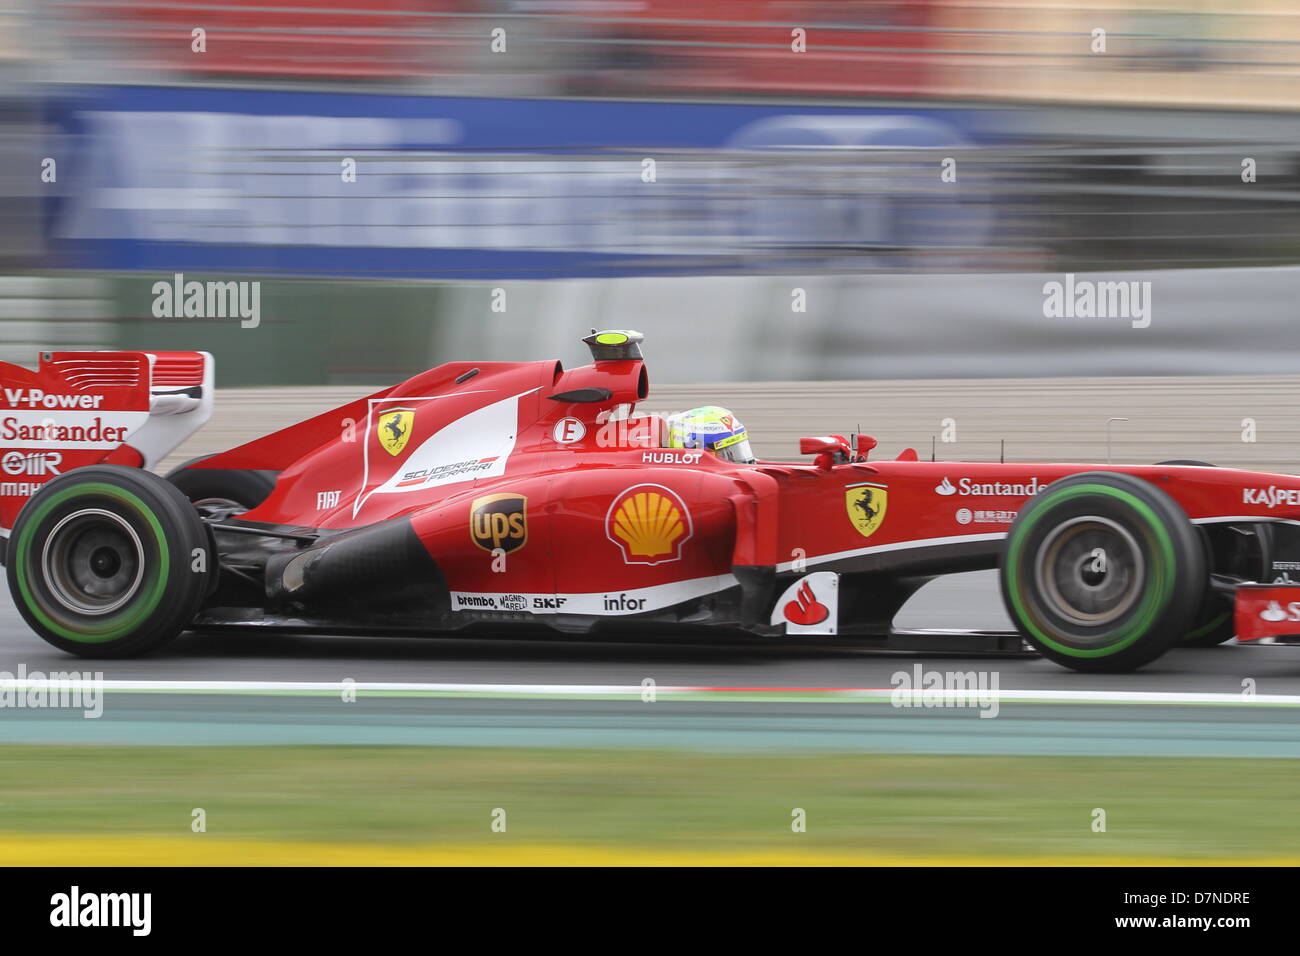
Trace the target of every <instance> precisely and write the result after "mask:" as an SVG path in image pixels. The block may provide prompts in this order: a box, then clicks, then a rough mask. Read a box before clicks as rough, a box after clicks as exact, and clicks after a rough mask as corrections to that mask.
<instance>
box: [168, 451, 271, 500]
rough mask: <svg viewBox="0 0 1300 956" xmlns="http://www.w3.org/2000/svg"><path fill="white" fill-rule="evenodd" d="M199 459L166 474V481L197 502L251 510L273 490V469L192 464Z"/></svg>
mask: <svg viewBox="0 0 1300 956" xmlns="http://www.w3.org/2000/svg"><path fill="white" fill-rule="evenodd" d="M201 461H203V459H202V458H195V459H193V460H191V461H187V462H185V463H184V464H183V465H180V466H179V467H177V468H173V469H172V470H171V471H169V472H168V473H167V476H166V478H167V481H170V482H171V483H172V484H173V485H175V486H176V487H177V488H179V489H180V490H181V492H182V493H184V495H185V497H186V498H188V499H189V500H190V501H192V502H194V503H195V504H197V503H198V502H200V501H203V502H222V503H229V504H232V505H238V510H239V511H252V510H253V509H254V508H256V507H257V506H258V505H260V504H261V503H262V502H263V501H265V500H266V499H267V498H268V497H269V496H270V494H271V492H272V491H273V490H275V472H271V471H253V470H251V469H249V470H245V469H238V468H202V467H192V466H194V465H196V464H197V463H199V462H201Z"/></svg>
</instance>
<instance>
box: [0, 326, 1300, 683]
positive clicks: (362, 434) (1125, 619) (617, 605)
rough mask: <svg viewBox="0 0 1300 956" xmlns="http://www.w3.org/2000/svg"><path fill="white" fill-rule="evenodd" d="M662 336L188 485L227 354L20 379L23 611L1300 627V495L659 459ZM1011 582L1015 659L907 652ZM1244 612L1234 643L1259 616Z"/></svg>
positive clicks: (869, 639)
mask: <svg viewBox="0 0 1300 956" xmlns="http://www.w3.org/2000/svg"><path fill="white" fill-rule="evenodd" d="M640 340H641V336H640V335H639V334H638V333H634V332H618V331H615V332H600V333H593V334H592V335H591V336H589V337H588V338H587V339H585V340H584V341H586V342H587V344H588V346H589V347H590V349H591V352H592V356H593V363H592V364H591V365H587V366H584V367H582V368H576V369H571V370H568V371H566V370H565V369H564V368H563V367H562V366H561V365H560V363H559V362H555V361H541V362H519V363H514V362H509V363H503V362H480V363H473V362H453V363H450V364H446V365H441V366H439V367H437V368H434V369H431V370H430V371H427V372H424V373H422V374H420V375H417V376H415V377H414V378H411V379H409V380H408V381H405V382H403V383H401V384H399V385H396V386H393V387H392V388H386V389H383V390H381V391H378V392H375V393H374V394H373V395H370V396H368V397H366V398H362V399H358V400H357V401H355V402H352V403H350V404H348V405H345V406H343V407H341V408H338V409H335V410H334V411H331V412H327V413H326V414H323V415H320V416H317V417H316V418H312V419H309V420H308V421H305V422H302V423H300V424H297V425H294V426H292V427H290V428H286V429H283V430H281V431H278V432H275V433H273V434H270V435H267V436H265V437H263V438H259V439H257V440H255V441H251V442H249V443H247V444H244V445H241V446H239V447H237V448H233V449H231V450H229V451H226V452H223V453H221V454H218V455H214V456H211V457H208V458H204V459H200V460H197V461H193V462H190V463H188V464H186V465H184V466H182V467H181V468H179V469H177V470H176V471H174V472H172V473H171V474H170V475H168V476H167V477H166V478H165V479H164V478H159V477H157V476H155V475H154V474H152V473H151V472H150V471H148V470H147V469H148V468H149V467H151V466H152V465H154V464H156V463H157V462H158V461H159V460H160V459H161V458H162V457H163V456H164V455H165V454H166V453H167V452H168V451H170V450H171V449H172V448H174V447H175V446H176V445H177V444H178V443H179V442H180V441H182V440H183V439H184V438H185V437H186V436H187V435H189V434H190V433H191V432H192V431H193V430H194V429H195V428H197V427H198V426H199V425H201V424H202V423H203V422H204V421H205V420H206V419H207V417H208V415H209V413H210V411H211V406H212V398H213V371H212V360H211V357H210V356H208V355H206V354H205V353H195V352H185V353H179V352H63V353H46V354H44V355H43V356H42V358H41V363H40V366H39V368H38V369H37V370H36V371H30V370H27V369H25V368H21V367H18V366H12V365H3V366H0V399H2V401H0V467H3V470H4V476H3V477H4V479H5V480H4V481H3V484H2V485H0V525H3V527H4V528H5V529H9V530H6V532H5V533H6V535H7V544H6V548H5V557H6V566H7V574H8V580H9V586H10V590H11V592H12V594H13V598H14V601H15V603H16V605H17V607H18V609H19V610H20V611H21V613H22V615H23V616H24V618H25V619H26V620H27V622H28V623H29V624H30V625H31V627H32V628H33V629H34V630H35V631H36V632H37V633H38V634H40V635H41V636H42V637H44V638H45V639H46V640H47V641H49V642H50V643H52V644H54V645H55V646H57V647H59V648H62V649H64V650H66V651H70V652H73V653H77V654H82V655H86V656H103V657H108V656H124V655H132V654H139V653H143V652H146V651H149V650H152V649H154V648H156V647H158V646H159V645H161V644H162V643H164V642H165V641H167V640H169V639H171V638H172V637H174V636H175V635H176V634H177V633H179V632H180V631H182V630H184V629H186V628H190V627H214V626H224V627H231V626H239V627H270V626H282V627H287V628H293V629H296V630H303V629H324V630H329V631H339V632H383V633H417V634H446V633H454V632H460V633H466V632H468V633H474V632H476V631H477V632H481V633H498V634H499V633H521V634H523V633H527V632H529V631H532V632H536V633H542V634H552V635H554V634H567V635H592V636H600V635H615V634H617V635H634V636H635V635H642V636H654V637H656V638H661V639H662V638H665V637H673V636H680V637H685V638H689V637H692V636H707V635H715V636H723V635H748V636H751V637H758V638H769V639H781V640H785V641H787V642H790V641H803V640H807V639H810V638H811V639H815V640H817V641H818V642H819V643H827V642H835V641H839V642H844V643H846V644H855V645H858V646H875V647H930V648H938V649H948V650H954V649H958V650H959V649H963V648H965V649H972V650H974V649H978V648H989V647H992V648H995V649H1004V650H1005V649H1010V648H1015V649H1020V648H1022V647H1023V644H1022V639H1023V641H1027V642H1028V643H1029V644H1030V645H1032V646H1033V647H1034V648H1036V649H1037V650H1038V651H1040V652H1041V653H1042V654H1044V655H1046V656H1048V657H1050V658H1052V659H1053V660H1055V661H1058V662H1060V663H1062V664H1064V665H1066V666H1068V667H1073V668H1076V669H1079V670H1123V669H1130V668H1133V667H1137V666H1139V665H1141V664H1144V663H1146V662H1148V661H1150V660H1152V659H1154V658H1155V657H1157V656H1159V655H1160V654H1161V653H1162V652H1163V651H1164V650H1166V649H1167V648H1169V647H1172V646H1174V645H1176V644H1178V643H1180V642H1184V643H1191V644H1201V645H1204V644H1211V643H1219V642H1222V641H1225V640H1228V639H1229V638H1231V637H1232V636H1233V635H1234V633H1235V634H1236V635H1237V636H1238V637H1239V638H1240V639H1253V638H1258V637H1264V636H1274V635H1285V634H1291V633H1295V632H1300V591H1297V590H1294V589H1293V588H1292V587H1290V586H1289V574H1288V572H1289V571H1290V570H1292V569H1295V568H1300V534H1297V528H1298V527H1300V478H1297V477H1292V476H1289V475H1273V474H1260V473H1253V472H1244V471H1234V470H1230V469H1219V468H1214V467H1211V466H1206V465H1198V464H1196V463H1175V462H1171V463H1166V464H1162V465H1151V466H1116V467H1110V466H1104V467H1103V466H1098V465H1078V464H1075V465H1070V464H1023V463H1010V462H1009V463H987V462H954V461H947V462H935V461H929V462H925V461H919V460H918V459H917V456H916V453H915V452H913V451H911V450H908V451H905V452H903V453H902V454H901V455H900V456H899V457H898V459H897V460H893V461H877V460H869V458H868V454H869V452H870V451H871V449H872V448H873V447H874V446H875V441H874V440H873V439H871V438H869V437H867V436H865V435H861V436H856V437H855V439H854V440H853V441H848V440H846V439H844V438H842V437H840V436H835V435H830V436H824V437H816V438H805V439H803V440H802V441H801V443H800V446H801V447H800V452H801V453H803V454H805V455H810V456H812V460H811V461H809V462H807V463H802V464H790V463H782V462H752V461H728V460H725V459H724V458H723V457H721V456H720V455H718V454H714V453H713V452H712V451H709V450H705V448H703V447H685V448H682V447H676V448H670V447H665V442H664V435H665V429H664V427H663V421H662V420H661V419H659V418H657V417H655V416H646V415H638V414H637V413H636V406H637V404H638V403H640V402H642V401H643V400H644V399H646V397H647V395H648V394H649V379H648V376H647V372H646V368H645V366H644V364H643V361H642V356H641V350H640ZM992 567H998V568H1000V573H1001V581H1002V591H1003V596H1004V599H1005V603H1006V607H1007V610H1008V612H1009V614H1010V615H1011V618H1012V620H1013V621H1014V622H1015V623H1016V625H1017V627H1018V629H1019V633H1018V634H1007V635H989V634H983V635H977V634H974V633H966V634H957V633H955V632H946V633H942V634H940V633H935V632H929V633H928V635H926V636H925V637H926V640H927V641H928V643H927V644H922V643H919V642H920V641H921V640H922V637H923V636H922V635H920V634H916V633H912V634H904V633H899V632H896V631H894V630H893V629H892V628H891V621H892V620H893V618H894V616H895V614H896V613H897V611H898V610H899V609H900V607H901V606H902V605H903V603H904V602H905V601H906V600H907V599H908V597H909V596H910V595H912V594H913V593H914V592H915V591H916V590H917V588H919V587H920V586H921V585H923V584H924V583H926V582H927V581H929V580H931V579H932V578H934V577H935V576H936V575H941V574H947V573H951V572H957V571H969V570H975V569H980V568H992ZM1234 602H1235V605H1236V612H1237V613H1236V619H1235V621H1234V615H1233V611H1234Z"/></svg>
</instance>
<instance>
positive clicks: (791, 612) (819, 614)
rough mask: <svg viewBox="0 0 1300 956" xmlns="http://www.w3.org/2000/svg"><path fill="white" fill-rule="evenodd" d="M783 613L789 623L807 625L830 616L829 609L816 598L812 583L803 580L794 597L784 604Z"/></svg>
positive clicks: (819, 621) (817, 622)
mask: <svg viewBox="0 0 1300 956" xmlns="http://www.w3.org/2000/svg"><path fill="white" fill-rule="evenodd" d="M783 613H784V614H785V619H786V620H787V621H789V622H790V623H791V624H801V625H803V626H804V627H807V626H809V625H811V624H820V623H821V622H822V621H824V620H826V618H827V617H829V616H830V613H831V609H830V608H828V607H827V606H826V605H825V604H822V603H820V602H819V601H818V600H817V595H816V594H814V593H813V589H812V585H810V584H809V583H808V582H807V581H805V582H803V584H801V585H799V591H798V593H797V594H796V595H795V599H794V600H793V601H791V602H789V603H788V604H786V606H785V608H784V610H783Z"/></svg>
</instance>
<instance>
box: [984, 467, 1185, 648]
mask: <svg viewBox="0 0 1300 956" xmlns="http://www.w3.org/2000/svg"><path fill="white" fill-rule="evenodd" d="M1000 575H1001V581H1002V597H1003V601H1004V603H1005V604H1006V608H1007V613H1008V614H1009V615H1010V617H1011V619H1012V620H1013V621H1014V622H1015V623H1016V626H1017V627H1018V628H1019V629H1020V632H1021V634H1022V635H1024V637H1025V639H1026V640H1028V641H1029V642H1030V643H1031V644H1032V645H1033V646H1034V647H1035V648H1036V649H1037V650H1038V651H1040V652H1041V653H1042V654H1043V656H1045V657H1048V658H1051V659H1052V660H1054V661H1056V662H1057V663H1058V664H1063V665H1064V666H1066V667H1070V668H1073V669H1074V670H1079V671H1089V672H1098V671H1127V670H1133V669H1135V668H1138V667H1141V666H1142V665H1143V664H1146V663H1148V662H1150V661H1152V660H1154V659H1155V658H1157V657H1159V656H1160V655H1161V654H1163V653H1164V652H1165V651H1166V650H1167V649H1169V648H1170V647H1172V646H1173V645H1175V644H1176V643H1177V642H1178V640H1179V638H1181V637H1182V636H1183V635H1184V634H1185V633H1187V632H1188V631H1189V630H1191V629H1192V625H1193V621H1194V620H1195V618H1196V614H1197V611H1198V610H1199V608H1200V607H1201V602H1202V598H1203V596H1204V594H1205V592H1206V590H1207V588H1208V584H1209V582H1208V571H1207V569H1206V562H1205V552H1204V548H1203V546H1202V544H1201V541H1200V538H1199V537H1198V535H1197V531H1196V529H1195V527H1193V525H1192V523H1191V522H1190V521H1188V519H1187V515H1186V514H1185V513H1184V512H1183V510H1182V509H1181V508H1180V507H1179V506H1178V504H1177V502H1175V501H1174V500H1173V499H1172V498H1171V497H1169V495H1167V494H1165V492H1163V491H1161V490H1160V489H1159V488H1157V487H1155V486H1154V485H1152V484H1151V483H1149V482H1147V481H1144V480H1142V479H1140V478H1135V477H1133V476H1132V475H1124V474H1119V473H1117V472H1108V471H1094V472H1082V473H1080V474H1077V475H1071V476H1069V477H1066V478H1062V479H1061V480H1060V481H1056V482H1053V483H1052V484H1051V485H1049V486H1048V487H1047V488H1045V489H1044V490H1043V491H1041V492H1040V493H1039V494H1037V495H1035V496H1034V497H1033V498H1030V499H1029V501H1028V502H1026V504H1025V506H1024V507H1023V508H1022V509H1021V511H1020V514H1019V515H1018V516H1017V517H1016V520H1015V522H1014V523H1013V524H1012V525H1011V530H1010V531H1009V532H1008V534H1007V546H1006V550H1005V552H1004V553H1003V556H1002V560H1001V564H1000Z"/></svg>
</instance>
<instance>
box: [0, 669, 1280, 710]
mask: <svg viewBox="0 0 1300 956" xmlns="http://www.w3.org/2000/svg"><path fill="white" fill-rule="evenodd" d="M81 673H84V672H81ZM52 687H57V688H67V689H69V690H73V689H77V688H82V689H96V690H104V691H156V692H163V693H166V692H173V693H184V692H199V693H248V692H254V693H257V692H261V693H280V694H285V693H289V694H292V693H321V692H333V693H342V692H343V691H372V692H380V693H385V692H387V693H417V694H418V693H425V694H481V695H493V696H502V695H510V694H520V695H526V696H583V697H640V696H641V695H642V694H644V693H645V692H646V691H647V690H648V688H646V687H642V686H641V685H640V684H631V685H628V684H448V683H417V682H378V681H350V680H339V681H253V680H94V679H93V678H91V679H86V678H72V679H67V680H62V679H59V678H58V676H57V675H51V676H50V677H45V678H38V677H20V678H18V679H14V678H12V677H8V676H0V693H3V692H4V691H6V690H18V689H20V688H21V689H24V690H27V689H34V688H35V689H49V688H52ZM653 689H654V693H655V694H656V696H658V695H664V694H668V695H673V694H677V695H688V694H689V695H700V694H709V695H715V696H720V697H725V696H727V695H729V694H735V695H736V697H737V698H740V697H742V696H745V697H753V696H772V695H781V696H789V695H807V696H809V697H811V698H813V699H816V698H817V697H822V698H823V699H826V700H833V699H837V698H838V699H841V700H842V699H845V698H863V699H886V698H888V699H893V700H903V699H906V700H909V701H916V702H918V703H919V702H923V701H926V700H935V699H936V698H937V699H940V700H969V699H971V698H972V697H978V698H980V699H982V700H999V701H1022V702H1044V703H1046V702H1055V701H1062V702H1083V703H1130V704H1243V705H1249V704H1273V705H1279V704H1281V705H1300V695H1296V694H1255V695H1253V696H1246V695H1244V694H1239V693H1232V694H1230V693H1204V692H1190V691H1129V690H1016V689H1012V690H992V689H988V690H984V689H981V688H978V687H971V688H969V689H966V690H939V689H930V690H926V689H918V690H903V689H901V688H892V687H830V688H818V687H752V686H751V687H736V688H727V687H695V686H672V685H656V686H655V687H654V688H653Z"/></svg>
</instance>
